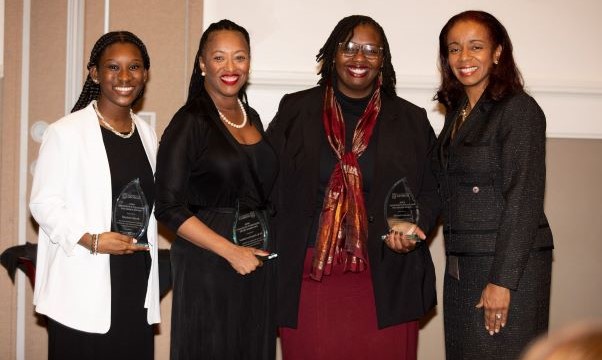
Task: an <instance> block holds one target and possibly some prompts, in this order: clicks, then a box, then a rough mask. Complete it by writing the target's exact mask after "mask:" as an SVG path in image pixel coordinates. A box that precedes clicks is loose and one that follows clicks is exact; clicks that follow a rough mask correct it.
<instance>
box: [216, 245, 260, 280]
mask: <svg viewBox="0 0 602 360" xmlns="http://www.w3.org/2000/svg"><path fill="white" fill-rule="evenodd" d="M267 255H269V253H267V252H265V251H263V250H259V249H255V248H251V247H244V246H238V245H233V246H232V248H231V249H230V250H229V251H228V253H227V254H226V255H225V256H224V257H225V258H226V260H228V262H229V263H230V266H232V268H233V269H234V270H236V272H237V273H239V274H240V275H247V274H250V273H251V272H253V271H255V270H256V269H257V268H258V267H260V266H262V265H263V262H262V261H261V260H259V259H258V258H257V256H267Z"/></svg>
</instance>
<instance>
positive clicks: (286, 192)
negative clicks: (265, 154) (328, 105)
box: [267, 87, 440, 328]
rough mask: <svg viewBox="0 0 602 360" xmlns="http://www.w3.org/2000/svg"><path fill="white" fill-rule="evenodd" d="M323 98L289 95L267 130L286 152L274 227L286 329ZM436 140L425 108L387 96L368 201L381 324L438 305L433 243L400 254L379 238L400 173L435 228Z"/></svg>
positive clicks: (293, 319)
mask: <svg viewBox="0 0 602 360" xmlns="http://www.w3.org/2000/svg"><path fill="white" fill-rule="evenodd" d="M323 99H324V88H323V87H316V88H312V89H309V90H305V91H301V92H298V93H294V94H289V95H286V96H284V97H283V99H282V101H281V102H280V106H279V109H278V113H277V114H276V117H275V118H274V120H273V121H272V122H271V123H270V125H269V127H268V130H267V134H268V137H269V139H270V141H271V143H272V144H273V146H274V148H275V149H276V152H277V153H278V154H279V157H280V177H279V180H278V181H277V185H276V187H275V193H274V194H273V201H274V204H275V206H276V210H277V213H276V217H275V219H276V221H275V224H274V225H273V227H272V228H273V230H274V236H275V237H276V239H277V241H276V243H277V252H278V254H279V257H278V264H279V275H278V278H279V280H278V285H279V289H278V322H279V324H280V325H281V326H286V327H296V326H297V318H298V307H299V295H300V289H301V277H302V271H303V260H304V256H305V252H306V246H307V243H306V242H307V239H308V236H309V235H310V234H309V231H310V228H311V224H312V218H313V216H314V211H315V204H316V200H317V199H316V196H317V192H318V186H319V166H320V158H319V156H320V154H321V147H320V145H321V144H324V143H325V142H324V141H322V138H321V137H324V136H325V135H324V128H323V124H322V107H323ZM434 141H435V135H434V132H433V130H432V128H431V126H430V124H429V122H428V119H427V117H426V112H425V111H424V109H421V108H418V107H416V106H415V105H413V104H411V103H409V102H407V101H405V100H403V99H401V98H398V97H390V96H387V95H385V94H383V96H382V108H381V112H380V115H379V117H378V121H377V125H376V128H375V133H374V135H373V137H372V139H371V143H372V144H374V145H376V151H375V152H374V154H375V159H374V164H375V166H374V169H375V172H374V174H373V182H374V185H373V186H372V190H371V192H370V194H369V197H368V198H367V199H366V210H367V214H368V222H369V225H368V233H369V238H368V246H367V247H368V256H369V263H370V269H371V273H372V280H373V287H374V297H375V300H376V311H377V318H378V326H379V327H381V328H382V327H386V326H390V325H394V324H399V323H402V322H406V321H410V320H415V319H418V318H420V317H421V316H422V315H424V314H425V313H426V312H427V311H428V310H429V309H431V308H432V307H433V306H434V305H435V304H436V296H435V272H434V267H433V262H432V259H431V255H430V252H429V249H428V246H425V245H423V246H421V247H419V248H418V249H417V250H415V251H413V252H411V253H409V254H405V255H402V254H398V253H395V252H393V251H391V250H390V249H389V248H388V247H386V246H383V243H382V240H381V238H380V237H381V235H382V234H384V233H386V232H387V230H388V226H387V225H386V222H385V218H384V202H385V198H386V196H387V192H388V190H389V189H390V188H391V187H392V185H393V184H394V183H395V182H396V181H397V180H399V179H400V178H402V177H406V179H407V182H408V184H409V186H410V188H411V190H412V193H413V194H414V196H415V197H416V200H417V202H418V204H419V210H420V220H419V225H420V227H421V228H422V229H423V230H424V231H425V232H427V233H428V232H429V230H431V229H432V228H433V227H434V225H435V222H436V217H437V215H438V213H439V206H440V203H439V198H438V194H437V190H436V180H435V178H434V175H433V174H432V172H431V169H430V160H429V159H430V155H429V154H428V151H429V148H430V147H431V145H434ZM324 146H328V145H327V144H325V145H324ZM311 236H314V234H311Z"/></svg>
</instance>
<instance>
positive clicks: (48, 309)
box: [29, 105, 160, 334]
mask: <svg viewBox="0 0 602 360" xmlns="http://www.w3.org/2000/svg"><path fill="white" fill-rule="evenodd" d="M134 121H135V123H136V130H137V131H138V133H139V134H140V138H141V139H142V144H143V145H144V150H145V151H146V155H147V157H148V160H149V162H150V164H151V167H152V170H153V173H154V172H155V158H156V154H157V136H156V134H155V132H154V130H153V129H152V128H151V127H150V126H149V125H148V124H146V123H145V122H144V121H143V120H141V119H140V118H138V117H136V116H134ZM29 208H30V210H31V213H32V215H33V217H34V218H35V219H36V221H37V222H38V224H39V225H40V230H39V237H38V256H37V264H36V281H35V289H34V297H33V303H34V305H35V306H36V311H37V312H38V313H40V314H45V315H47V316H49V317H50V318H52V319H53V320H55V321H57V322H59V323H61V324H63V325H66V326H68V327H71V328H73V329H77V330H81V331H86V332H91V333H103V334H104V333H106V332H107V331H109V328H110V326H111V278H110V266H109V255H108V254H98V255H91V254H90V251H89V250H88V249H86V248H84V247H83V246H81V245H78V244H77V242H78V241H79V239H80V238H81V237H82V236H83V235H84V234H85V233H87V232H88V233H90V234H95V233H102V232H105V231H110V229H111V214H112V209H111V208H112V191H111V173H110V170H109V161H108V159H107V153H106V151H105V147H104V143H103V139H102V134H101V129H100V126H99V124H98V119H97V117H96V113H95V112H94V109H93V108H92V106H91V105H88V106H87V107H86V108H84V109H81V110H79V111H76V112H74V113H72V114H69V115H67V116H65V117H63V118H62V119H60V120H58V121H56V122H55V123H53V124H51V125H50V126H49V127H48V129H47V130H46V132H45V133H44V140H43V142H42V146H41V147H40V154H39V157H38V161H37V165H36V170H35V175H34V179H33V187H32V190H31V201H30V204H29ZM153 208H154V207H153ZM153 211H154V210H153ZM147 236H148V241H149V243H150V244H151V247H150V256H151V259H152V265H151V270H150V274H149V278H148V283H147V290H146V299H145V301H144V307H145V308H146V309H147V321H148V323H149V324H154V323H158V322H159V321H160V312H159V271H158V261H157V247H158V246H157V221H156V220H155V216H154V214H151V215H150V221H149V226H148V234H147Z"/></svg>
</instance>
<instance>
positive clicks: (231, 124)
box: [217, 99, 247, 129]
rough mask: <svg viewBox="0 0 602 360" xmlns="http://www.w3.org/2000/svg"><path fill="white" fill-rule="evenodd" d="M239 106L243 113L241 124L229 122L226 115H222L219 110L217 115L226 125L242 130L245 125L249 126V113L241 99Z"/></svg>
mask: <svg viewBox="0 0 602 360" xmlns="http://www.w3.org/2000/svg"><path fill="white" fill-rule="evenodd" d="M238 106H240V111H242V123H240V124H235V123H233V122H232V121H230V120H228V118H227V117H226V115H224V114H222V112H221V111H219V109H217V113H218V114H219V117H220V119H222V120H223V122H225V123H226V124H228V125H230V126H232V127H233V128H236V129H242V128H243V127H244V126H245V125H247V112H246V111H245V107H244V105H243V104H242V101H240V99H238Z"/></svg>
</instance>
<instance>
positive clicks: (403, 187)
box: [382, 178, 421, 242]
mask: <svg viewBox="0 0 602 360" xmlns="http://www.w3.org/2000/svg"><path fill="white" fill-rule="evenodd" d="M384 214H385V221H386V223H387V225H388V226H389V231H390V230H391V229H393V227H394V226H395V225H396V224H400V223H404V222H405V223H412V224H416V223H418V218H419V211H418V206H417V204H416V199H415V198H414V194H412V190H410V187H409V186H408V183H407V181H406V178H401V179H399V180H398V181H397V182H396V183H395V184H393V186H392V187H391V189H389V192H388V193H387V197H386V198H385V211H384ZM386 237H387V235H383V236H382V238H383V240H384V239H386ZM405 237H406V238H409V239H411V240H414V241H417V242H420V241H421V240H420V238H419V237H418V235H416V234H405Z"/></svg>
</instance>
